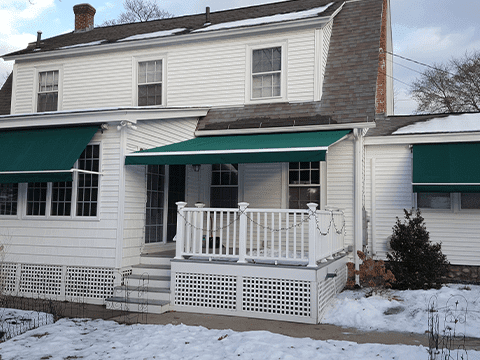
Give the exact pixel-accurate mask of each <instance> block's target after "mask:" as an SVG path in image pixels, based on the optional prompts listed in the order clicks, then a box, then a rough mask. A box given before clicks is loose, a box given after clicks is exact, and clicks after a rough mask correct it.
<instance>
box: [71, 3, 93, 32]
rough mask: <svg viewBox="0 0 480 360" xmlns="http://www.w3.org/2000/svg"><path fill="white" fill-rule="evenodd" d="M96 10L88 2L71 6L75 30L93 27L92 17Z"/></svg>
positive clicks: (85, 29)
mask: <svg viewBox="0 0 480 360" xmlns="http://www.w3.org/2000/svg"><path fill="white" fill-rule="evenodd" d="M96 12H97V11H96V10H95V8H94V7H93V6H92V5H90V4H78V5H75V6H74V7H73V13H74V14H75V32H79V31H88V30H92V29H93V18H94V16H95V13H96Z"/></svg>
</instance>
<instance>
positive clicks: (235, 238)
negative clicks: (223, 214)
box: [232, 210, 239, 255]
mask: <svg viewBox="0 0 480 360" xmlns="http://www.w3.org/2000/svg"><path fill="white" fill-rule="evenodd" d="M238 214H239V213H238V210H237V212H234V215H233V216H235V221H234V222H233V240H232V253H233V254H232V255H237V221H238V220H239V219H238Z"/></svg>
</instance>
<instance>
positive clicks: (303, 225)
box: [300, 213, 305, 259]
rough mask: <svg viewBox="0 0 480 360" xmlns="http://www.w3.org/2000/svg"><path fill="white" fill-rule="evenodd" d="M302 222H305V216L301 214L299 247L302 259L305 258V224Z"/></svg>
mask: <svg viewBox="0 0 480 360" xmlns="http://www.w3.org/2000/svg"><path fill="white" fill-rule="evenodd" d="M304 220H305V214H304V213H302V238H301V239H302V243H301V245H300V246H301V247H302V253H301V254H302V259H303V258H304V257H305V223H304Z"/></svg>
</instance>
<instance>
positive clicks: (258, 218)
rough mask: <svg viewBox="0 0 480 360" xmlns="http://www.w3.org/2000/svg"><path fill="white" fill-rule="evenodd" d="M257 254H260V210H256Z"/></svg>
mask: <svg viewBox="0 0 480 360" xmlns="http://www.w3.org/2000/svg"><path fill="white" fill-rule="evenodd" d="M256 226H257V256H260V212H257V225H256Z"/></svg>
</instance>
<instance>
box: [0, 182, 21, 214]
mask: <svg viewBox="0 0 480 360" xmlns="http://www.w3.org/2000/svg"><path fill="white" fill-rule="evenodd" d="M17 201H18V184H0V215H17Z"/></svg>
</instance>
